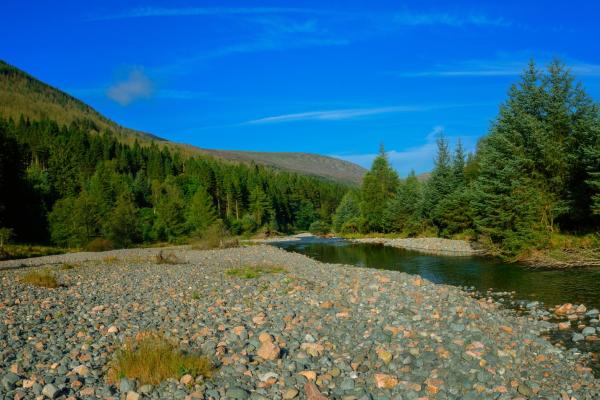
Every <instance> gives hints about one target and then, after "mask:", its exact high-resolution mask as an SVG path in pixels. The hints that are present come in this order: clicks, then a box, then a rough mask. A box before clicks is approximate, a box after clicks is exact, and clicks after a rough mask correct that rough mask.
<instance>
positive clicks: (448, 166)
mask: <svg viewBox="0 0 600 400" xmlns="http://www.w3.org/2000/svg"><path fill="white" fill-rule="evenodd" d="M436 143H437V154H436V157H435V159H434V167H433V171H432V172H431V177H430V178H429V180H428V181H427V184H426V186H425V194H424V200H423V213H424V215H425V217H427V218H429V219H433V218H434V216H435V214H436V207H437V206H438V204H439V203H440V202H441V201H442V200H443V199H444V198H445V197H447V196H448V195H450V193H452V191H453V190H454V176H453V170H452V158H451V156H450V150H449V148H448V141H447V140H446V139H445V138H444V136H443V134H440V136H439V137H438V138H437V141H436Z"/></svg>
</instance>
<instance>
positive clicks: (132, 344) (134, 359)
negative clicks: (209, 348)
mask: <svg viewBox="0 0 600 400" xmlns="http://www.w3.org/2000/svg"><path fill="white" fill-rule="evenodd" d="M138 336H139V337H138V338H137V339H136V340H130V341H127V342H126V343H125V345H124V347H123V349H122V350H121V351H119V352H118V353H117V356H116V359H115V360H114V361H113V363H112V364H111V366H110V369H109V374H108V378H109V381H110V382H112V383H116V382H118V381H119V379H121V378H124V377H127V378H129V379H135V380H137V381H138V382H139V383H140V384H142V385H145V384H150V385H158V384H159V383H161V382H162V381H164V380H166V379H169V378H173V379H177V380H179V379H180V378H181V377H182V376H183V375H186V374H190V375H192V376H194V377H198V376H203V377H210V375H211V372H212V369H213V366H212V364H211V362H210V361H209V360H208V358H206V357H204V356H202V355H200V354H186V353H184V352H182V351H181V350H180V349H178V348H177V346H176V345H175V343H173V342H172V341H170V340H167V339H165V338H164V337H163V336H162V335H160V334H156V333H146V334H141V335H138Z"/></svg>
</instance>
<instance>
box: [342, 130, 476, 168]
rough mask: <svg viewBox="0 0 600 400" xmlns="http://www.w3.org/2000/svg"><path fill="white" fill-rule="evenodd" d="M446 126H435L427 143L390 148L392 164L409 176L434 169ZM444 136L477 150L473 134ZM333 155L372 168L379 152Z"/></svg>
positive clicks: (471, 149)
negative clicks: (441, 137)
mask: <svg viewBox="0 0 600 400" xmlns="http://www.w3.org/2000/svg"><path fill="white" fill-rule="evenodd" d="M443 131H444V128H443V127H442V126H436V127H434V128H433V129H432V130H431V132H429V133H428V134H427V135H426V137H425V143H423V144H421V145H420V146H414V147H409V148H406V149H403V150H389V151H386V155H387V157H388V160H389V161H390V164H391V165H392V166H393V167H394V168H395V169H396V171H398V173H399V174H400V175H401V176H403V177H404V176H407V175H408V174H409V173H410V171H411V170H414V171H415V172H416V173H417V174H421V173H424V172H430V171H431V170H432V169H433V159H434V158H435V155H436V153H437V144H436V139H437V138H438V136H439V135H440V134H441V133H443ZM444 137H445V138H446V139H447V140H448V141H449V142H450V144H451V145H452V146H453V145H455V144H456V142H457V141H458V139H460V140H461V142H462V145H463V147H464V148H465V151H466V152H472V151H474V150H475V145H476V142H477V139H476V137H473V136H460V137H459V136H448V135H444ZM331 157H336V158H340V159H342V160H346V161H350V162H353V163H356V164H358V165H360V166H362V167H365V168H370V167H371V164H372V163H373V160H374V159H375V157H377V153H368V154H352V155H332V156H331Z"/></svg>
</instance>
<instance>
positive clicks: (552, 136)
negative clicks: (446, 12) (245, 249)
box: [0, 61, 600, 257]
mask: <svg viewBox="0 0 600 400" xmlns="http://www.w3.org/2000/svg"><path fill="white" fill-rule="evenodd" d="M91 131H92V130H91V129H90V127H89V126H88V124H86V121H85V120H84V121H76V122H72V123H70V124H68V125H62V126H61V125H59V124H58V123H56V122H55V121H52V120H51V119H48V118H45V119H42V120H40V121H30V120H28V119H25V118H20V119H19V120H18V121H15V120H13V119H12V118H4V119H1V120H0V193H2V196H1V197H0V227H4V232H10V233H12V234H13V235H11V236H14V238H15V240H17V241H20V242H30V243H31V242H36V243H48V242H52V243H54V244H56V245H58V246H61V247H71V248H85V247H86V246H89V245H90V243H96V244H97V243H98V241H103V242H102V243H105V244H106V243H107V246H109V247H127V246H132V245H136V244H141V243H156V242H165V241H167V242H172V243H182V242H185V241H188V240H189V239H190V238H194V237H199V236H201V235H202V234H203V232H205V231H206V230H207V229H208V228H209V227H211V226H215V224H216V225H218V226H220V227H221V228H222V231H223V232H227V233H228V234H232V235H253V234H257V233H262V234H267V235H268V234H275V233H291V232H297V231H306V230H310V231H312V232H314V233H319V234H325V233H329V232H335V233H341V234H373V233H396V234H398V235H401V236H440V237H448V238H464V239H469V240H476V241H478V242H479V243H481V244H482V245H484V246H486V247H487V248H488V249H489V250H490V251H491V252H492V253H494V254H498V255H503V256H507V257H510V256H515V255H517V254H519V253H520V252H522V251H523V250H524V249H530V248H543V247H544V246H547V244H548V241H549V240H550V238H551V236H552V235H553V234H555V233H568V234H583V235H585V234H588V235H589V234H591V235H592V240H596V241H598V240H599V239H598V237H597V236H598V231H599V229H598V228H599V227H600V107H599V105H598V104H596V103H594V101H593V100H592V99H591V97H590V96H589V95H587V94H586V92H585V90H584V88H583V87H582V85H581V84H579V83H577V82H576V81H575V79H574V77H573V76H572V74H571V72H570V71H569V69H568V68H567V67H566V66H565V65H563V64H562V63H561V62H560V61H554V62H553V63H551V64H550V65H549V66H548V68H547V69H546V70H545V71H540V70H538V68H537V67H536V65H535V63H534V62H531V63H530V65H529V66H528V68H527V69H526V70H525V71H524V72H523V74H522V76H521V79H520V81H519V82H518V83H516V84H514V85H513V86H511V88H510V89H509V92H508V98H507V100H506V102H505V103H504V104H502V105H501V106H500V111H499V114H498V116H497V118H496V119H495V120H494V121H493V122H492V124H491V127H490V130H489V132H488V134H487V135H486V136H484V137H483V138H482V139H481V140H480V141H479V143H478V146H477V149H476V151H475V152H473V153H469V154H466V153H465V150H464V148H463V146H462V145H461V143H460V141H459V142H458V143H456V144H455V145H454V146H452V147H453V150H451V145H450V143H448V140H447V139H446V138H444V137H443V136H440V137H439V138H438V141H437V145H438V151H437V155H436V158H435V160H434V161H435V164H434V168H433V170H432V171H431V176H430V177H429V178H428V179H427V180H425V181H420V180H419V179H417V177H416V175H415V174H414V172H413V173H411V174H410V175H409V176H408V177H406V178H405V179H400V178H399V176H398V174H397V173H396V171H395V170H394V169H393V168H392V167H391V165H390V163H389V162H388V160H387V158H386V155H385V150H384V149H383V147H382V149H381V151H380V155H379V156H378V157H377V158H376V159H375V161H374V162H373V164H372V167H371V170H370V171H369V172H368V173H367V174H366V175H365V177H364V179H363V182H362V186H361V187H360V188H355V187H351V186H348V185H345V184H341V183H335V182H333V181H328V180H324V179H321V178H316V177H311V176H305V175H299V174H295V173H289V172H284V171H279V170H275V169H272V168H269V167H264V166H260V165H247V164H240V163H231V162H226V161H222V160H217V159H214V158H211V157H209V156H195V157H184V156H182V155H181V154H179V153H177V152H174V151H172V150H171V151H170V150H169V149H168V148H166V147H160V146H159V145H157V144H156V143H152V144H151V145H149V146H148V145H140V144H139V143H138V142H137V141H136V142H135V143H133V144H125V143H122V142H119V141H118V140H117V139H116V138H115V137H114V136H113V134H112V133H111V132H108V131H107V132H104V133H102V134H92V133H90V132H91ZM4 236H7V237H8V235H6V234H5V235H4Z"/></svg>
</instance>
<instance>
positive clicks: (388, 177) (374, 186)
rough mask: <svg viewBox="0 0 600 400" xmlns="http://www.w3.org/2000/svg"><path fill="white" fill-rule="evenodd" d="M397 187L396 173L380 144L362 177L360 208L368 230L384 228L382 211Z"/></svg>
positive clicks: (381, 229) (375, 230) (373, 230)
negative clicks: (377, 153)
mask: <svg viewBox="0 0 600 400" xmlns="http://www.w3.org/2000/svg"><path fill="white" fill-rule="evenodd" d="M397 187H398V174H397V173H396V171H394V170H393V168H392V167H391V166H390V164H389V162H388V160H387V157H386V155H385V150H384V148H383V146H381V148H380V151H379V155H378V156H377V157H376V158H375V160H374V161H373V165H372V166H371V170H370V171H369V172H367V173H366V174H365V176H364V178H363V183H362V188H361V204H360V208H361V213H362V217H363V218H364V219H365V221H366V229H367V230H368V231H372V232H381V231H383V230H384V216H383V213H384V210H385V207H386V205H387V202H388V201H389V200H390V199H391V198H393V197H394V194H395V193H396V189H397Z"/></svg>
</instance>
